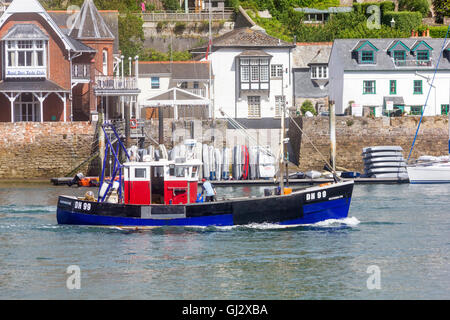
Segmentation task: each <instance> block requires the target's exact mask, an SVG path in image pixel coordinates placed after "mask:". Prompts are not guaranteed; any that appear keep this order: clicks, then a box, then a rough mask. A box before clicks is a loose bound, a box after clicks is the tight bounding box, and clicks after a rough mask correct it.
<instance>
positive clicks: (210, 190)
mask: <svg viewBox="0 0 450 320" xmlns="http://www.w3.org/2000/svg"><path fill="white" fill-rule="evenodd" d="M202 182H203V185H202V189H203V192H202V193H204V192H205V191H206V202H213V201H215V195H216V188H214V186H213V185H212V184H211V182H209V181H206V179H204V178H203V179H202Z"/></svg>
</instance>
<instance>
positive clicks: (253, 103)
mask: <svg viewBox="0 0 450 320" xmlns="http://www.w3.org/2000/svg"><path fill="white" fill-rule="evenodd" d="M247 101H248V117H249V118H261V97H260V96H249V97H247Z"/></svg>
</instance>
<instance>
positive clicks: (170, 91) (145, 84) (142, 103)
mask: <svg viewBox="0 0 450 320" xmlns="http://www.w3.org/2000/svg"><path fill="white" fill-rule="evenodd" d="M138 73H139V78H138V86H139V88H140V89H141V93H140V94H139V96H138V104H139V107H140V109H141V116H142V117H144V118H151V117H156V113H155V108H156V107H158V106H164V107H167V108H165V116H166V117H167V116H169V117H173V118H179V117H189V118H208V117H209V105H210V100H209V94H210V90H209V83H210V73H209V63H208V62H205V61H145V62H144V61H141V62H139V68H138Z"/></svg>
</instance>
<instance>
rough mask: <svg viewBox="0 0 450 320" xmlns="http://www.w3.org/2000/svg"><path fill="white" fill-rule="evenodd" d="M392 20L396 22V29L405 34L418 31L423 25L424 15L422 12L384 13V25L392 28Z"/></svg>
mask: <svg viewBox="0 0 450 320" xmlns="http://www.w3.org/2000/svg"><path fill="white" fill-rule="evenodd" d="M392 18H394V20H395V29H398V30H401V31H405V32H411V30H417V29H418V28H419V27H420V26H421V25H422V14H421V13H420V12H408V11H400V12H394V11H388V12H385V13H384V15H383V17H382V23H383V24H385V25H387V26H390V25H391V20H392Z"/></svg>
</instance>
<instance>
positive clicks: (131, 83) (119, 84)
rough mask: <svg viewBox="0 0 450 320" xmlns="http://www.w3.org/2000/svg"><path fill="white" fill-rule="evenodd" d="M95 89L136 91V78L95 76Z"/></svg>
mask: <svg viewBox="0 0 450 320" xmlns="http://www.w3.org/2000/svg"><path fill="white" fill-rule="evenodd" d="M94 88H95V89H101V90H137V89H138V84H137V79H136V77H120V76H96V77H95V86H94Z"/></svg>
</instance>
